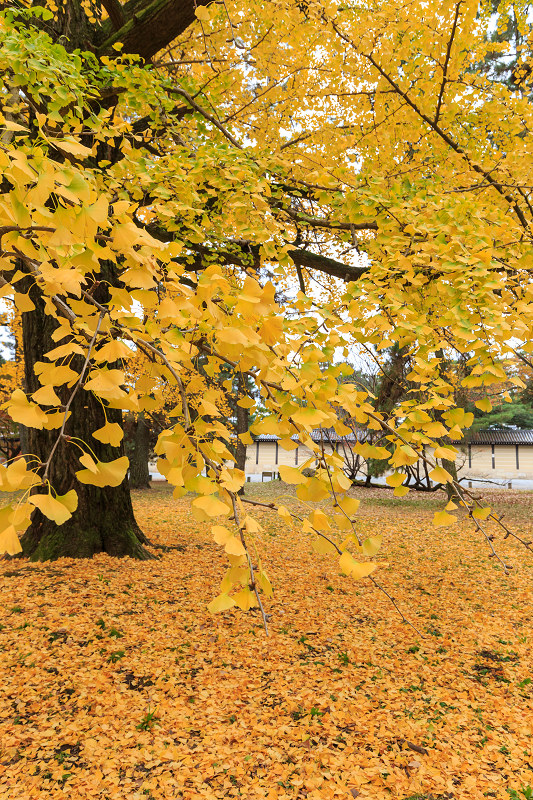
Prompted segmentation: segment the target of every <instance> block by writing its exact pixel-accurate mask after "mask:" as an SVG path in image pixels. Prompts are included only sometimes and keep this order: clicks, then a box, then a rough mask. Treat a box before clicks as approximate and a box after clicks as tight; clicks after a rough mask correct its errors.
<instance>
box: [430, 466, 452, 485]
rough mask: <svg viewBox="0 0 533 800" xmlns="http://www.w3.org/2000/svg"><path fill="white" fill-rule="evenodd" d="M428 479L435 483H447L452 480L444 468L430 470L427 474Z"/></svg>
mask: <svg viewBox="0 0 533 800" xmlns="http://www.w3.org/2000/svg"><path fill="white" fill-rule="evenodd" d="M429 477H430V478H431V480H432V481H435V483H447V482H448V481H451V480H453V478H452V476H451V475H450V473H449V472H448V471H447V470H445V469H444V467H435V469H432V470H431V472H430V473H429Z"/></svg>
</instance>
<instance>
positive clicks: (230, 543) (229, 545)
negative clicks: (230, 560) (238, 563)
mask: <svg viewBox="0 0 533 800" xmlns="http://www.w3.org/2000/svg"><path fill="white" fill-rule="evenodd" d="M224 549H225V551H226V553H229V554H230V555H232V556H243V555H245V553H246V550H245V549H244V545H243V543H242V542H241V541H239V539H237V537H236V536H230V538H229V539H228V540H227V541H226V544H225V547H224Z"/></svg>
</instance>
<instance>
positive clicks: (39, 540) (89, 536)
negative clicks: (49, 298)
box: [21, 287, 150, 561]
mask: <svg viewBox="0 0 533 800" xmlns="http://www.w3.org/2000/svg"><path fill="white" fill-rule="evenodd" d="M31 296H32V300H33V302H34V303H35V306H36V308H35V311H31V312H26V313H24V314H23V315H22V327H23V342H24V356H25V366H24V369H25V381H26V388H27V391H28V392H34V391H36V390H37V389H38V388H39V382H38V380H37V377H36V375H35V363H36V362H37V361H43V360H46V359H45V358H44V355H45V353H47V352H48V351H49V350H52V349H53V348H54V347H57V346H58V344H59V342H54V340H53V339H52V338H51V336H52V333H53V331H54V330H55V328H56V327H57V322H56V320H55V319H54V318H53V317H51V316H49V315H47V314H45V312H44V304H43V301H42V298H41V297H40V294H39V293H38V290H37V287H33V288H32V291H31ZM65 341H66V340H64V341H63V342H62V343H64V342H65ZM81 358H82V357H81V356H76V357H75V358H74V359H73V360H72V362H71V365H72V368H73V369H76V368H81ZM56 392H57V394H58V395H59V397H60V398H61V401H62V403H66V401H67V400H68V397H69V396H70V394H71V392H72V388H70V389H69V388H67V387H65V386H63V387H59V388H57V387H56ZM70 411H71V415H70V417H69V419H68V421H67V424H66V428H65V434H66V435H67V436H70V437H72V438H73V439H74V438H75V439H80V440H81V441H82V442H86V443H87V444H88V445H89V446H90V447H91V449H92V451H93V452H94V454H95V455H96V457H97V458H98V459H99V460H101V461H112V460H113V459H115V458H119V457H120V456H122V455H124V451H123V447H122V446H121V447H111V445H108V444H102V443H101V442H99V441H97V440H96V439H94V438H93V437H92V435H91V434H92V431H94V430H96V429H97V428H101V427H102V426H103V425H105V422H106V416H107V420H108V421H109V422H118V423H119V424H121V423H122V412H121V411H120V410H117V409H111V408H106V409H105V413H104V409H103V407H102V403H101V402H100V401H99V400H97V399H96V398H94V397H93V395H92V393H91V392H86V391H85V390H84V389H83V388H80V389H79V390H78V392H77V394H76V396H75V398H74V401H73V403H72V405H71V407H70ZM58 435H59V429H56V430H52V431H48V430H36V429H34V428H27V453H28V454H29V458H31V457H32V456H33V457H35V456H36V457H37V458H38V459H39V461H41V462H45V461H46V459H47V458H48V455H49V454H50V451H51V449H52V447H53V445H54V442H55V441H56V439H57V437H58ZM80 455H81V450H80V449H79V447H78V446H77V445H76V444H75V443H74V442H73V441H66V440H65V439H63V440H62V441H61V442H60V443H59V446H58V448H57V450H56V451H55V454H54V457H53V460H52V462H51V466H50V471H49V479H50V483H51V485H52V486H53V488H54V490H55V491H56V492H57V493H58V494H61V495H62V494H65V493H66V492H68V491H69V490H70V489H75V490H76V493H77V495H78V508H77V510H76V511H75V512H74V514H73V516H72V517H71V518H70V519H69V520H67V522H65V523H64V524H63V525H61V526H57V525H56V523H54V522H52V521H51V520H49V519H48V518H47V517H45V516H44V515H43V514H42V513H41V512H40V511H39V510H38V509H36V511H35V512H34V514H33V516H32V524H31V526H30V527H29V528H28V530H27V531H26V532H25V533H24V535H23V536H22V538H21V545H22V548H23V552H24V555H27V556H29V557H30V559H31V560H32V561H48V560H54V559H56V558H62V557H70V558H89V557H91V556H93V555H94V554H95V553H102V552H103V553H108V554H109V555H112V556H131V557H133V558H149V557H150V554H149V553H148V552H147V551H146V550H145V549H144V547H143V546H142V545H143V543H146V542H147V540H146V538H145V537H144V535H143V533H142V531H141V530H140V528H139V527H138V525H137V523H136V521H135V516H134V514H133V507H132V504H131V498H130V490H129V484H128V479H127V478H125V479H124V481H123V482H122V483H121V484H120V486H117V487H110V486H108V487H104V488H99V487H97V486H90V485H87V484H83V483H80V482H79V481H78V480H77V478H76V476H75V472H76V470H79V469H82V468H83V467H82V465H81V464H80V463H79V456H80ZM34 491H41V489H40V488H39V487H38V488H37V489H36V490H34Z"/></svg>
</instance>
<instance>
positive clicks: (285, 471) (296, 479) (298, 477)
mask: <svg viewBox="0 0 533 800" xmlns="http://www.w3.org/2000/svg"><path fill="white" fill-rule="evenodd" d="M279 475H280V478H281V480H282V481H284V482H285V483H292V484H296V483H309V478H306V477H305V475H302V473H301V472H300V470H298V469H295V467H287V466H286V465H285V464H280V465H279Z"/></svg>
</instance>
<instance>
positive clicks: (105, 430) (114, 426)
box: [93, 422, 124, 447]
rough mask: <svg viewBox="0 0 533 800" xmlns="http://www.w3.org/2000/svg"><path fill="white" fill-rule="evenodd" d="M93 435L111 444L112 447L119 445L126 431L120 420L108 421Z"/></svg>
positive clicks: (100, 440)
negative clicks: (119, 422)
mask: <svg viewBox="0 0 533 800" xmlns="http://www.w3.org/2000/svg"><path fill="white" fill-rule="evenodd" d="M93 436H94V438H95V439H98V441H99V442H103V443H104V444H110V445H112V447H118V445H119V444H120V443H121V441H122V439H123V438H124V431H123V430H122V428H121V427H120V425H119V424H118V422H107V423H106V424H105V425H104V426H103V427H102V428H98V430H96V431H93Z"/></svg>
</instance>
